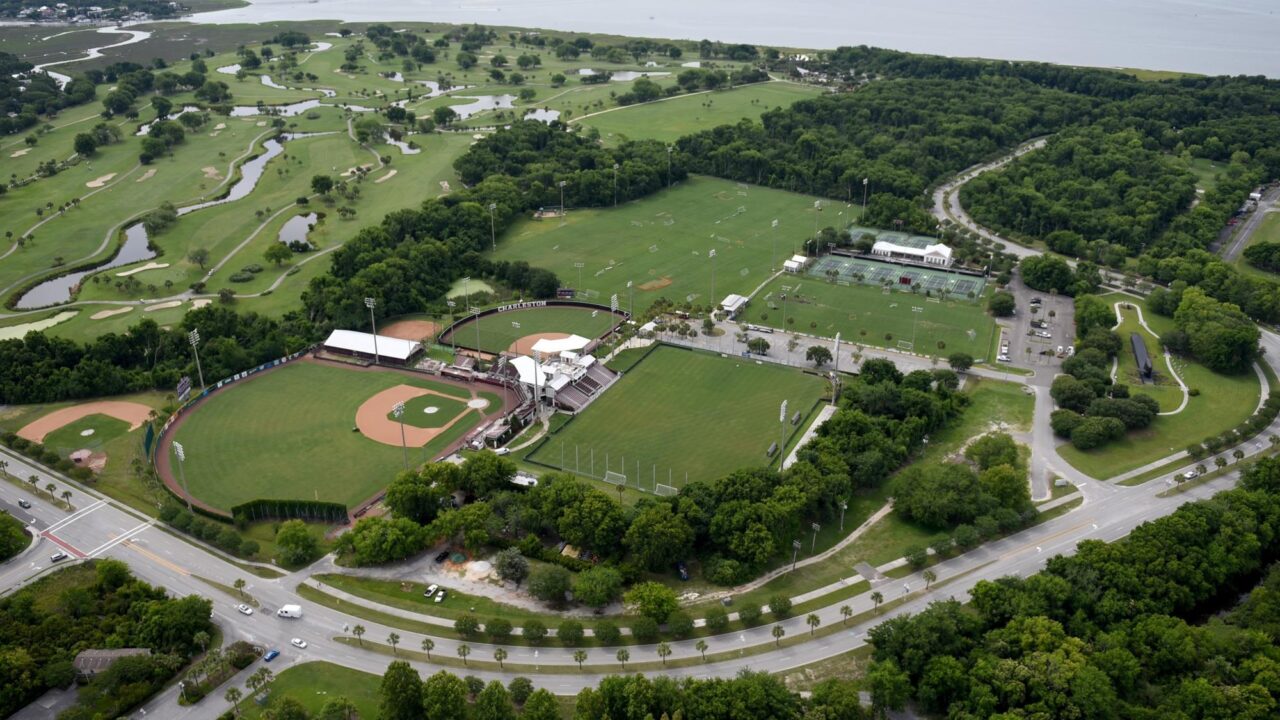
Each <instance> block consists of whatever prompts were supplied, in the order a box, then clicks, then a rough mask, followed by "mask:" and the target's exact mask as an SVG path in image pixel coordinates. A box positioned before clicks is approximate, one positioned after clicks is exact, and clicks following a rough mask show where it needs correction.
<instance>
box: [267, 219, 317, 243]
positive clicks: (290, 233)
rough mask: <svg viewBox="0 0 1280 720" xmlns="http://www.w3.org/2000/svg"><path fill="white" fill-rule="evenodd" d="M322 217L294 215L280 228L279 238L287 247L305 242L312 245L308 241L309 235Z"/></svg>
mask: <svg viewBox="0 0 1280 720" xmlns="http://www.w3.org/2000/svg"><path fill="white" fill-rule="evenodd" d="M319 219H320V216H318V215H316V214H315V213H307V214H306V215H294V216H293V217H291V218H289V219H288V220H286V221H285V223H284V225H283V226H281V228H280V236H279V237H278V238H277V239H278V240H279V241H280V242H282V243H284V244H285V245H289V244H291V243H296V242H304V243H306V244H307V245H309V246H311V247H314V245H311V241H310V240H308V239H307V234H308V233H310V232H311V227H312V226H313V225H315V224H316V220H319Z"/></svg>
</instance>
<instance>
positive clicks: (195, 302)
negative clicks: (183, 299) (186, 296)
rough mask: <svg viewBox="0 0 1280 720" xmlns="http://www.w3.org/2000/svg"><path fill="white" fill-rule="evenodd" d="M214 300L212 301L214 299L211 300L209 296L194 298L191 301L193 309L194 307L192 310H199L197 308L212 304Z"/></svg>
mask: <svg viewBox="0 0 1280 720" xmlns="http://www.w3.org/2000/svg"><path fill="white" fill-rule="evenodd" d="M212 302H213V301H212V300H210V299H209V298H200V299H199V300H192V301H191V309H192V310H197V309H199V308H202V307H204V306H205V305H208V304H210V303H212Z"/></svg>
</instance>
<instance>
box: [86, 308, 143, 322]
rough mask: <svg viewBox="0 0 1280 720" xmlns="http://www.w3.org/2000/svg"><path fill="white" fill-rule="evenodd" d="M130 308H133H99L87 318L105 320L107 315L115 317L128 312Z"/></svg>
mask: <svg viewBox="0 0 1280 720" xmlns="http://www.w3.org/2000/svg"><path fill="white" fill-rule="evenodd" d="M130 310H133V308H131V307H122V308H116V309H115V310H99V311H98V312H96V313H94V314H92V315H90V316H89V319H90V320H106V319H107V318H109V317H115V316H116V315H123V314H125V313H127V312H129V311H130Z"/></svg>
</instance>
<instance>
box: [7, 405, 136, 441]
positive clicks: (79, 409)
mask: <svg viewBox="0 0 1280 720" xmlns="http://www.w3.org/2000/svg"><path fill="white" fill-rule="evenodd" d="M150 414H151V408H149V407H147V406H146V405H143V404H141V403H135V402H124V401H122V400H99V401H98V402H91V403H85V404H83V405H75V406H73V407H69V408H63V409H61V410H54V411H53V412H51V413H49V414H48V415H45V416H44V417H42V418H39V419H37V420H34V421H32V422H31V423H30V424H28V425H27V426H26V427H24V428H22V429H21V430H19V431H18V435H19V436H20V437H23V438H26V439H27V440H30V441H32V442H44V438H45V436H46V435H48V434H49V433H51V432H53V431H54V430H57V429H58V428H60V427H62V426H63V425H66V424H68V423H73V422H75V421H76V420H79V419H80V418H83V417H88V416H90V415H110V416H111V417H113V418H116V419H117V420H123V421H125V422H127V423H129V429H130V430H137V429H138V427H139V426H141V425H142V423H144V422H146V421H147V417H148V416H149V415H150Z"/></svg>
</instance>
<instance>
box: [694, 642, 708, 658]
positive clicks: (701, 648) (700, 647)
mask: <svg viewBox="0 0 1280 720" xmlns="http://www.w3.org/2000/svg"><path fill="white" fill-rule="evenodd" d="M693 649H694V650H697V651H698V652H700V653H702V662H706V661H707V641H706V640H699V641H698V642H697V643H696V644H695V645H694V646H693Z"/></svg>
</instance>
